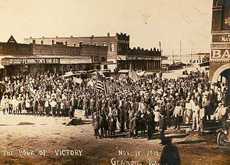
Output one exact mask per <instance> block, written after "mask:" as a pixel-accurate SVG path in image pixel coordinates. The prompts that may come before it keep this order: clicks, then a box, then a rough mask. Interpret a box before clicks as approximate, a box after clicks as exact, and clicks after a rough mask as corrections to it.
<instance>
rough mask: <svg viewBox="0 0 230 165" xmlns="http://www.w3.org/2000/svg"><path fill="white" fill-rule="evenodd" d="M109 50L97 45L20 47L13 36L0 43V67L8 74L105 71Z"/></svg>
mask: <svg viewBox="0 0 230 165" xmlns="http://www.w3.org/2000/svg"><path fill="white" fill-rule="evenodd" d="M107 51H108V47H106V46H96V45H80V46H79V47H76V46H68V45H64V44H62V43H60V42H56V43H53V44H52V45H45V44H36V43H31V44H21V43H17V42H16V40H15V39H14V37H13V36H11V37H10V39H9V40H8V42H5V43H4V42H1V43H0V58H1V64H2V65H3V66H4V67H5V70H6V71H7V74H11V73H17V72H20V73H23V72H42V71H46V70H49V71H54V72H65V71H69V70H89V69H100V68H102V67H104V63H105V62H106V60H107Z"/></svg>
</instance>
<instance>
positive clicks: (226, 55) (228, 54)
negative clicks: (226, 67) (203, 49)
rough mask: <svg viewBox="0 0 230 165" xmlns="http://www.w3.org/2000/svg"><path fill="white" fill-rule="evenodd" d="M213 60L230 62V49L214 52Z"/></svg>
mask: <svg viewBox="0 0 230 165" xmlns="http://www.w3.org/2000/svg"><path fill="white" fill-rule="evenodd" d="M211 60H221V61H223V60H226V61H229V60H230V49H219V50H212V53H211Z"/></svg>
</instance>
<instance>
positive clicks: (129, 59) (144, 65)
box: [25, 33, 162, 71]
mask: <svg viewBox="0 0 230 165" xmlns="http://www.w3.org/2000/svg"><path fill="white" fill-rule="evenodd" d="M25 43H27V44H31V43H34V44H48V45H53V44H56V43H63V44H64V45H66V46H73V47H77V46H79V47H80V46H82V45H95V46H107V47H108V52H107V60H106V64H107V65H105V66H107V67H108V69H110V70H114V69H115V68H117V67H118V69H126V68H127V66H129V65H133V68H134V69H142V70H151V71H153V70H160V68H161V61H162V57H161V52H160V51H159V50H157V49H155V48H154V49H150V50H146V49H143V48H139V47H137V48H130V36H129V35H127V34H126V33H116V35H110V33H108V34H107V35H106V36H93V35H92V36H90V37H74V36H70V37H41V38H33V37H30V38H25ZM102 61H104V60H102ZM107 67H106V68H107Z"/></svg>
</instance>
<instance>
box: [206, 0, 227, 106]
mask: <svg viewBox="0 0 230 165" xmlns="http://www.w3.org/2000/svg"><path fill="white" fill-rule="evenodd" d="M209 76H210V80H211V81H212V82H213V83H215V82H217V81H223V79H225V81H226V82H227V84H228V89H229V90H228V91H229V92H228V93H229V95H228V96H227V100H228V101H227V102H228V103H230V1H229V0H213V8H212V44H211V54H210V73H209Z"/></svg>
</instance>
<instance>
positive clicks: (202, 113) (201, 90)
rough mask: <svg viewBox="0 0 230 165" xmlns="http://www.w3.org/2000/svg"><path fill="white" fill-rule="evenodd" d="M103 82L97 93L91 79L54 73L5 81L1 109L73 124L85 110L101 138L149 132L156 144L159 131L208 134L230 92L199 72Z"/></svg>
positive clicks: (112, 79)
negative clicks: (188, 127) (207, 124)
mask: <svg viewBox="0 0 230 165" xmlns="http://www.w3.org/2000/svg"><path fill="white" fill-rule="evenodd" d="M100 81H101V82H103V83H104V84H106V86H107V90H105V89H104V90H97V89H96V88H95V84H96V83H93V84H94V85H93V84H91V83H89V82H92V79H85V80H84V81H83V82H82V83H80V84H79V83H76V82H75V81H73V78H66V77H63V76H61V75H58V74H55V73H37V74H29V75H17V76H11V77H5V78H4V80H3V82H4V84H5V87H6V90H5V93H4V95H3V97H2V99H1V108H2V110H3V113H4V114H6V113H8V114H24V113H25V114H32V115H47V116H66V117H67V116H69V117H70V118H72V117H73V116H74V112H75V110H76V109H81V110H84V111H85V116H86V117H88V116H91V115H92V119H93V126H94V130H95V136H96V137H97V136H100V137H105V136H113V135H115V134H116V133H117V132H118V131H119V132H121V133H122V132H126V131H128V132H129V134H130V136H136V135H138V133H139V132H142V133H145V131H146V130H147V132H148V138H149V139H151V138H152V136H153V133H154V132H155V131H157V130H158V131H161V133H163V132H164V130H166V129H167V128H169V127H171V126H174V127H175V129H180V125H181V123H185V124H192V129H193V130H196V131H203V129H204V121H205V120H210V119H211V115H212V114H213V113H215V114H217V111H218V112H219V111H220V109H221V105H222V106H223V100H224V97H225V93H226V91H227V88H226V87H225V84H223V83H216V84H210V83H209V81H208V76H207V74H206V73H203V72H199V71H197V72H191V73H190V74H189V75H188V76H187V77H182V78H178V79H164V78H162V76H154V77H151V78H149V77H148V78H147V77H143V78H141V79H140V80H138V81H132V80H131V79H129V78H123V79H119V78H118V76H114V77H113V78H106V79H105V78H104V79H103V80H100ZM105 91H106V92H105ZM217 107H218V108H217ZM222 109H223V108H222ZM221 112H222V111H221ZM219 114H220V113H219ZM221 114H222V113H221ZM220 117H221V115H220Z"/></svg>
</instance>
